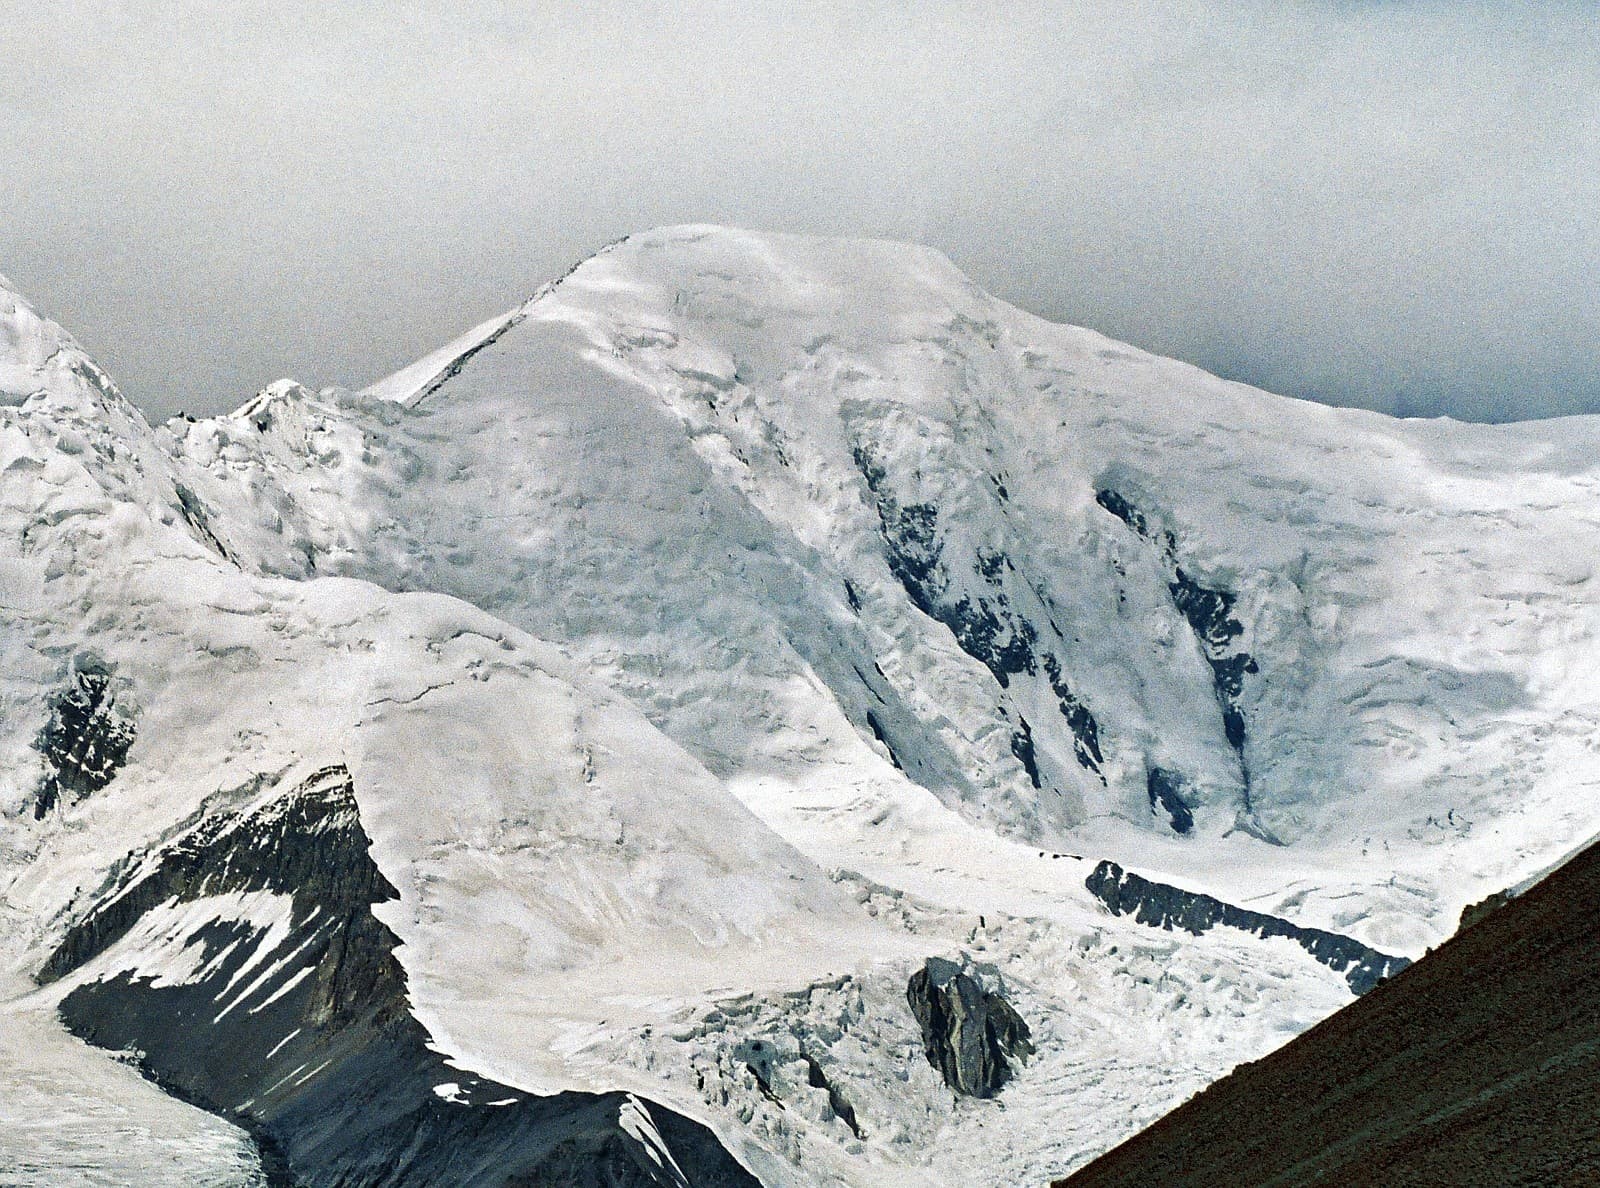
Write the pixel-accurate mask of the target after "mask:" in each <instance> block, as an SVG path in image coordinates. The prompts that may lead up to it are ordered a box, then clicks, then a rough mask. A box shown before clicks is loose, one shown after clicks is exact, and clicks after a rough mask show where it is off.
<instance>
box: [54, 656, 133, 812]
mask: <svg viewBox="0 0 1600 1188" xmlns="http://www.w3.org/2000/svg"><path fill="white" fill-rule="evenodd" d="M135 732H136V731H135V727H134V723H133V720H132V718H130V717H129V716H127V715H126V714H125V713H123V712H122V711H121V709H120V708H119V707H118V705H117V704H116V694H115V692H114V690H113V688H112V672H111V669H110V668H109V667H108V666H107V665H105V664H102V663H100V662H99V661H97V660H90V659H85V660H80V661H78V663H77V664H75V665H74V666H73V671H72V680H71V683H70V684H69V685H68V686H67V687H66V689H64V690H63V691H62V692H60V693H59V694H57V695H56V696H55V698H54V699H52V701H51V703H50V720H49V721H48V722H46V723H45V727H44V729H43V730H41V731H40V732H39V738H38V741H37V742H36V744H35V745H36V746H37V747H38V750H39V754H40V755H41V756H42V757H43V758H44V762H45V776H44V779H43V781H42V782H41V783H40V785H39V790H38V792H37V793H36V794H35V796H34V802H33V815H34V817H35V818H36V819H39V820H42V819H43V818H44V817H45V815H46V814H47V813H49V811H50V810H51V809H52V808H54V807H55V806H56V805H57V804H58V803H62V802H71V801H75V800H80V799H82V798H83V797H85V796H87V795H89V794H90V793H91V792H98V791H99V790H100V789H101V788H104V787H105V786H106V785H107V784H109V783H110V782H111V779H112V777H113V776H115V775H116V774H117V770H118V769H119V768H120V767H121V766H122V764H123V762H124V761H125V760H126V759H127V757H128V750H129V748H130V747H132V746H133V740H134V735H135Z"/></svg>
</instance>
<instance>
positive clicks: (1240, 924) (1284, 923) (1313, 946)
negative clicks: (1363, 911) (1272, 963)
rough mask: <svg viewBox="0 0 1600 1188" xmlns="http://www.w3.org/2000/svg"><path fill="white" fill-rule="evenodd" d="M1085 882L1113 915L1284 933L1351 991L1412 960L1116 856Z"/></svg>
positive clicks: (1158, 924)
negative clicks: (1188, 887)
mask: <svg viewBox="0 0 1600 1188" xmlns="http://www.w3.org/2000/svg"><path fill="white" fill-rule="evenodd" d="M1084 885H1085V886H1086V887H1088V888H1089V890H1090V891H1091V892H1092V893H1093V894H1094V896H1095V898H1096V899H1098V900H1099V901H1100V902H1101V903H1103V904H1105V905H1106V907H1108V908H1110V909H1111V911H1112V913H1113V914H1114V915H1118V916H1128V915H1131V916H1133V918H1134V919H1135V920H1137V921H1138V922H1139V923H1141V924H1148V925H1150V927H1152V928H1165V929H1168V930H1169V931H1170V930H1171V929H1173V928H1181V929H1183V931H1185V932H1190V933H1193V934H1194V935H1196V936H1198V935H1200V934H1201V933H1202V932H1208V931H1210V930H1211V929H1213V928H1215V927H1216V926H1217V925H1219V924H1222V925H1225V926H1227V927H1229V928H1238V929H1240V930H1241V931H1244V932H1251V933H1254V934H1255V935H1256V936H1260V937H1268V936H1286V937H1288V938H1289V939H1290V940H1292V941H1294V942H1295V943H1296V944H1298V945H1299V946H1300V947H1301V948H1303V949H1304V950H1305V951H1306V952H1308V953H1310V954H1311V955H1312V956H1313V957H1315V958H1316V959H1317V960H1318V961H1320V962H1322V964H1323V965H1326V966H1328V967H1329V968H1330V969H1335V970H1338V971H1339V972H1340V973H1342V974H1344V979H1345V981H1346V982H1347V983H1349V985H1350V989H1351V990H1352V991H1354V992H1355V993H1356V994H1365V993H1366V992H1367V991H1368V990H1371V989H1372V988H1373V987H1374V986H1376V985H1377V984H1378V983H1379V982H1381V981H1383V979H1384V978H1388V977H1393V976H1394V975H1395V974H1397V973H1399V972H1400V971H1401V970H1402V969H1404V968H1405V967H1406V966H1408V965H1410V964H1411V962H1410V960H1409V959H1408V958H1405V957H1391V956H1389V955H1388V954H1385V953H1380V952H1378V951H1377V950H1376V949H1372V948H1368V947H1367V946H1366V945H1364V944H1362V943H1361V942H1360V941H1358V940H1355V939H1353V938H1352V937H1348V936H1342V935H1340V934H1339V933H1337V932H1327V931H1324V930H1323V929H1321V928H1302V927H1301V926H1300V925H1298V924H1294V923H1292V922H1290V921H1288V920H1285V919H1283V918H1282V917H1281V916H1269V915H1267V914H1266V913H1265V912H1252V911H1250V910H1249V909H1248V908H1241V907H1235V906H1234V905H1233V904H1231V903H1223V902H1222V900H1220V899H1215V898H1213V897H1212V896H1210V895H1202V894H1201V893H1200V892H1198V891H1185V890H1183V889H1182V888H1180V887H1173V886H1170V885H1168V884H1166V883H1156V882H1152V881H1151V880H1149V879H1145V878H1140V877H1139V876H1138V875H1136V874H1133V873H1131V872H1129V871H1125V870H1123V869H1122V867H1120V866H1118V865H1117V864H1116V863H1115V862H1102V863H1100V865H1099V866H1096V867H1095V868H1094V872H1093V873H1092V874H1090V876H1089V877H1088V878H1087V879H1085V880H1084Z"/></svg>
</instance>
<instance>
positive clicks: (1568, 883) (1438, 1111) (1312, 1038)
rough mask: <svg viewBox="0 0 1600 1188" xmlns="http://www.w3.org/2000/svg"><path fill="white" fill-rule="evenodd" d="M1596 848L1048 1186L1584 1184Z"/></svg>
mask: <svg viewBox="0 0 1600 1188" xmlns="http://www.w3.org/2000/svg"><path fill="white" fill-rule="evenodd" d="M1597 903H1600V847H1592V848H1590V849H1589V850H1587V851H1585V852H1584V853H1582V854H1580V855H1579V856H1578V857H1576V858H1574V859H1573V860H1572V861H1571V862H1569V863H1568V864H1567V865H1565V866H1563V867H1561V868H1560V869H1559V870H1557V871H1555V872H1554V873H1553V874H1551V875H1550V876H1549V877H1548V878H1546V879H1545V880H1543V881H1542V882H1539V883H1536V884H1535V885H1534V886H1532V887H1530V888H1529V889H1528V890H1526V891H1525V892H1523V893H1521V894H1519V895H1518V896H1517V897H1516V898H1515V899H1513V900H1511V901H1510V902H1509V903H1507V904H1505V905H1504V906H1502V907H1500V908H1499V909H1498V910H1497V911H1494V912H1491V913H1490V914H1489V915H1487V916H1485V917H1484V918H1483V919H1481V920H1480V921H1479V922H1478V923H1477V924H1476V925H1474V926H1472V927H1470V928H1466V929H1464V930H1463V931H1461V932H1460V933H1458V934H1457V935H1456V936H1454V937H1452V938H1451V939H1450V940H1448V941H1446V942H1445V943H1444V944H1442V945H1440V946H1439V947H1438V948H1437V949H1434V950H1433V951H1432V952H1430V953H1429V954H1428V955H1427V956H1425V957H1423V958H1421V959H1420V960H1418V961H1417V962H1416V964H1414V965H1412V966H1411V967H1410V968H1409V969H1407V970H1405V971H1404V972H1403V973H1400V974H1399V975H1398V976H1397V977H1394V978H1391V979H1389V980H1388V981H1386V982H1385V983H1384V984H1383V985H1381V986H1379V987H1378V988H1377V989H1376V990H1374V991H1373V992H1372V993H1371V994H1367V995H1365V996H1363V997H1362V998H1360V999H1358V1000H1356V1001H1355V1002H1353V1003H1351V1004H1350V1005H1349V1006H1348V1007H1346V1008H1345V1009H1344V1010H1342V1011H1338V1012H1337V1013H1335V1014H1334V1015H1332V1016H1330V1017H1329V1018H1327V1019H1324V1020H1323V1021H1322V1022H1321V1023H1319V1024H1317V1026H1315V1027H1313V1028H1312V1029H1311V1030H1309V1031H1307V1032H1306V1033H1305V1034H1303V1035H1301V1036H1299V1037H1297V1038H1296V1039H1294V1040H1292V1041H1290V1042H1289V1043H1288V1044H1286V1045H1284V1046H1283V1047H1281V1048H1279V1049H1278V1050H1277V1051H1275V1052H1273V1053H1271V1054H1270V1055H1268V1056H1266V1057H1265V1058H1264V1059H1261V1060H1258V1061H1254V1062H1252V1063H1250V1064H1244V1065H1240V1066H1239V1067H1238V1068H1236V1069H1235V1070H1234V1071H1233V1073H1232V1074H1231V1075H1229V1076H1227V1077H1224V1078H1222V1079H1221V1080H1219V1081H1217V1082H1216V1083H1215V1084H1213V1085H1211V1086H1210V1087H1209V1088H1208V1089H1206V1090H1205V1092H1203V1093H1201V1094H1200V1095H1198V1096H1197V1097H1194V1098H1192V1099H1191V1100H1190V1101H1189V1102H1188V1103H1187V1104H1185V1105H1183V1106H1181V1107H1179V1108H1178V1109H1177V1110H1174V1111H1173V1112H1172V1113H1170V1114H1168V1115H1167V1116H1166V1117H1165V1118H1162V1119H1161V1120H1160V1121H1159V1122H1157V1123H1156V1124H1155V1125H1154V1126H1152V1127H1150V1128H1149V1129H1148V1130H1146V1131H1144V1132H1143V1133H1141V1134H1139V1135H1136V1136H1135V1137H1134V1138H1132V1139H1130V1140H1129V1141H1128V1142H1127V1143H1125V1144H1123V1145H1122V1146H1120V1147H1118V1148H1117V1149H1115V1150H1113V1151H1111V1152H1109V1153H1107V1154H1105V1155H1103V1156H1101V1157H1100V1158H1099V1159H1098V1160H1096V1161H1095V1162H1093V1163H1091V1164H1089V1165H1088V1166H1087V1167H1085V1168H1083V1169H1082V1170H1080V1171H1079V1172H1077V1173H1076V1174H1075V1175H1072V1176H1070V1177H1068V1178H1067V1179H1066V1180H1063V1181H1060V1182H1059V1183H1058V1185H1057V1188H1147V1186H1148V1185H1157V1184H1181V1185H1184V1186H1185V1188H1236V1186H1237V1185H1240V1184H1274V1185H1300V1184H1384V1185H1418V1186H1420V1185H1435V1184H1439V1185H1445V1184H1447V1185H1450V1186H1451V1188H1504V1186H1507V1185H1519V1186H1522V1188H1533V1186H1535V1185H1557V1184H1559V1185H1586V1184H1594V1183H1596V1182H1597V1181H1600V1111H1597V1110H1596V1109H1595V1102H1596V1100H1597V1093H1600V1008H1597V1005H1596V1004H1597V1003H1600V928H1596V927H1595V904H1597Z"/></svg>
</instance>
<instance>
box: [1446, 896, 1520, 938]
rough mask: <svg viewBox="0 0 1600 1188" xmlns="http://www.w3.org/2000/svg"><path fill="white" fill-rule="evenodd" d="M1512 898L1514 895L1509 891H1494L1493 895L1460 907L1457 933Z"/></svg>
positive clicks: (1498, 908)
mask: <svg viewBox="0 0 1600 1188" xmlns="http://www.w3.org/2000/svg"><path fill="white" fill-rule="evenodd" d="M1514 898H1515V896H1513V895H1512V894H1511V892H1509V891H1496V892H1495V893H1494V894H1493V895H1490V896H1488V897H1487V898H1485V899H1480V900H1479V901H1478V902H1477V903H1469V904H1468V905H1467V906H1466V907H1464V908H1462V909H1461V922H1460V923H1459V924H1457V925H1456V931H1457V932H1458V933H1459V932H1465V931H1466V930H1467V929H1469V928H1471V927H1472V926H1473V925H1474V924H1476V923H1478V921H1480V920H1483V919H1486V918H1487V917H1488V916H1489V915H1491V914H1492V913H1494V912H1497V911H1499V910H1500V909H1501V908H1503V907H1505V906H1506V904H1508V903H1510V902H1511V901H1512V899H1514Z"/></svg>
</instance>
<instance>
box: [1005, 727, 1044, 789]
mask: <svg viewBox="0 0 1600 1188" xmlns="http://www.w3.org/2000/svg"><path fill="white" fill-rule="evenodd" d="M1011 753H1012V754H1013V755H1015V756H1016V757H1017V762H1018V763H1020V764H1022V770H1023V771H1025V772H1027V773H1028V779H1030V780H1032V781H1033V786H1034V787H1035V788H1042V787H1044V784H1043V783H1041V782H1040V780H1039V759H1038V756H1037V755H1035V754H1034V752H1033V731H1032V730H1031V729H1030V728H1029V726H1028V719H1026V718H1019V719H1018V722H1017V728H1016V730H1015V731H1013V732H1012V734H1011Z"/></svg>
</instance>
